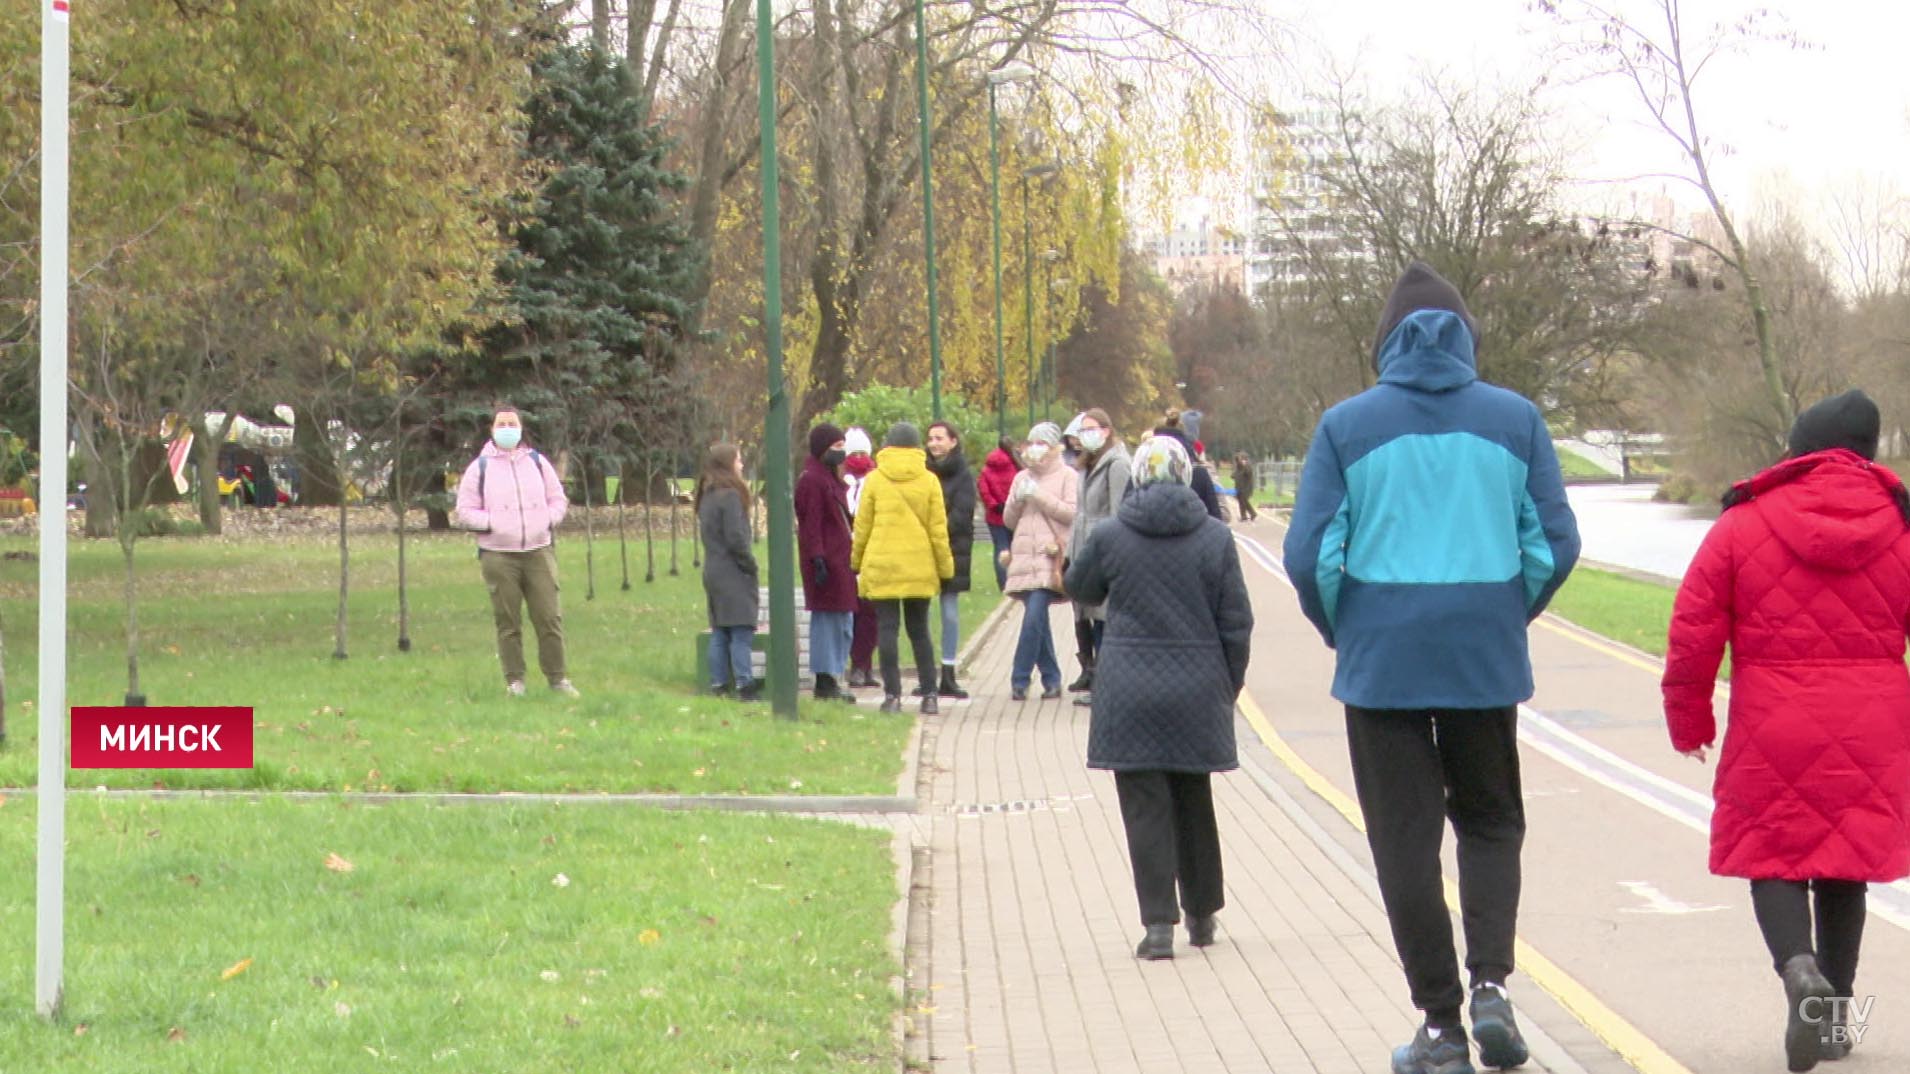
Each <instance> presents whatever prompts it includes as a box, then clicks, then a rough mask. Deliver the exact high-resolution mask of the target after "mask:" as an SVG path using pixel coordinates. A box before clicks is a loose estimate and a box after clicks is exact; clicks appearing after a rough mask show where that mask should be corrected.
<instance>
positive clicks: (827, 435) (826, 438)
mask: <svg viewBox="0 0 1910 1074" xmlns="http://www.w3.org/2000/svg"><path fill="white" fill-rule="evenodd" d="M841 439H842V430H841V429H838V428H836V427H835V426H833V425H831V424H829V423H828V422H826V421H825V422H823V423H822V424H821V425H818V426H816V427H815V428H813V429H811V430H809V457H810V458H812V459H820V458H822V453H823V452H825V451H828V450H829V445H831V444H833V443H835V442H836V441H838V440H841Z"/></svg>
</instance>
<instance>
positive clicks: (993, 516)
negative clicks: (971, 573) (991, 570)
mask: <svg viewBox="0 0 1910 1074" xmlns="http://www.w3.org/2000/svg"><path fill="white" fill-rule="evenodd" d="M1019 453H1020V447H1019V445H1017V444H1016V443H1015V441H1014V439H1013V438H1012V437H1007V436H1004V437H1002V438H1001V439H1000V440H999V441H997V442H996V443H995V450H993V451H991V452H989V453H988V460H987V461H986V462H984V463H983V464H982V476H981V479H980V481H978V482H977V490H978V492H979V494H980V495H981V501H982V508H983V510H984V511H986V512H987V515H988V537H989V539H990V540H991V541H993V542H994V545H995V586H996V588H998V589H1000V590H1002V591H1003V592H1004V593H1005V592H1007V587H1008V562H1007V557H1008V550H1009V548H1010V547H1011V546H1012V545H1013V544H1014V539H1015V534H1014V531H1013V530H1010V529H1009V528H1008V520H1007V519H1004V518H1003V517H1002V516H1001V513H1002V510H1003V509H1004V508H1006V507H1007V506H1008V490H1009V489H1010V488H1013V487H1014V484H1015V475H1016V474H1018V473H1020V472H1021V463H1020V462H1018V461H1017V460H1016V456H1017V455H1018V454H1019Z"/></svg>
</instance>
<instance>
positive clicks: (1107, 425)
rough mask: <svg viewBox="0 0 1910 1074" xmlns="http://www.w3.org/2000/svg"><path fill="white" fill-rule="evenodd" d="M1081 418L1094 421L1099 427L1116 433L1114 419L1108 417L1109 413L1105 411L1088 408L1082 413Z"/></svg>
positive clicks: (1097, 408)
mask: <svg viewBox="0 0 1910 1074" xmlns="http://www.w3.org/2000/svg"><path fill="white" fill-rule="evenodd" d="M1081 416H1082V417H1084V418H1092V419H1094V422H1095V424H1097V425H1099V426H1100V427H1101V428H1103V429H1106V430H1108V431H1109V432H1112V431H1114V419H1113V418H1110V417H1108V412H1107V411H1105V410H1102V409H1101V408H1100V407H1098V406H1091V407H1089V408H1087V409H1086V410H1083V411H1082V412H1081Z"/></svg>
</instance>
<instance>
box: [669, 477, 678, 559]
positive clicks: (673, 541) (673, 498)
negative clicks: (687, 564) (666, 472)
mask: <svg viewBox="0 0 1910 1074" xmlns="http://www.w3.org/2000/svg"><path fill="white" fill-rule="evenodd" d="M667 495H668V496H669V497H670V577H672V578H675V577H676V576H677V569H676V507H677V503H676V490H675V489H671V490H670V491H669V493H668V494H667Z"/></svg>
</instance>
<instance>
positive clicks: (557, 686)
mask: <svg viewBox="0 0 1910 1074" xmlns="http://www.w3.org/2000/svg"><path fill="white" fill-rule="evenodd" d="M550 688H551V692H552V693H557V694H563V695H564V696H565V697H569V698H578V697H582V696H584V695H582V694H580V693H578V692H577V688H576V687H575V686H572V685H571V684H570V680H569V679H558V680H557V681H556V682H554V683H551V684H550Z"/></svg>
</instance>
